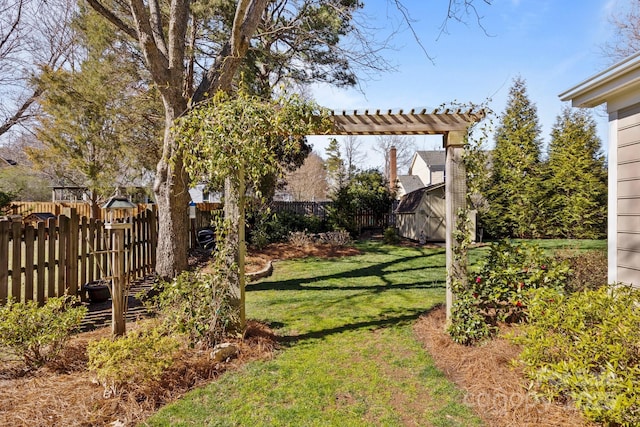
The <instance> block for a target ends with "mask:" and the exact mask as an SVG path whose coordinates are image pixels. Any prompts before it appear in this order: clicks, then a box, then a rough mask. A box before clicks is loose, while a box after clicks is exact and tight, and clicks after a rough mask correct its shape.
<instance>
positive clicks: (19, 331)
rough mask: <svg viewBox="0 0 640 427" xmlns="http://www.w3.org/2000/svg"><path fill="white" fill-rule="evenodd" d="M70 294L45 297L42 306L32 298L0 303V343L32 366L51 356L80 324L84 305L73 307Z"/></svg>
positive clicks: (52, 356) (38, 365)
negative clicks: (45, 299) (24, 301)
mask: <svg viewBox="0 0 640 427" xmlns="http://www.w3.org/2000/svg"><path fill="white" fill-rule="evenodd" d="M75 301H76V299H75V298H72V297H70V296H64V297H56V298H49V299H48V300H47V302H46V303H45V304H44V306H42V307H39V306H38V304H37V303H36V302H35V301H27V302H26V303H21V302H14V301H12V300H10V301H8V302H7V304H6V305H5V306H3V307H0V346H3V347H8V348H9V349H10V350H11V351H13V352H14V353H15V354H16V355H18V356H19V357H20V358H21V359H22V360H23V361H24V363H25V364H26V366H27V368H29V369H33V368H37V367H40V366H42V365H44V364H45V363H46V362H48V361H50V360H53V359H54V358H55V357H56V356H57V355H58V354H59V353H60V350H62V348H63V347H64V344H65V343H66V342H67V340H68V339H69V337H70V336H71V334H72V333H73V332H74V331H75V330H76V329H77V328H78V327H79V326H80V324H81V322H82V319H83V318H84V316H85V314H86V312H87V309H86V307H83V306H78V307H74V306H73V304H74V303H75Z"/></svg>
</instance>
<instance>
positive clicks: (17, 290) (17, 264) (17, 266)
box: [11, 222, 22, 301]
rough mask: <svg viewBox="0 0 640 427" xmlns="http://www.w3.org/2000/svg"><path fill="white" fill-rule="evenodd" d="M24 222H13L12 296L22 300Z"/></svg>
mask: <svg viewBox="0 0 640 427" xmlns="http://www.w3.org/2000/svg"><path fill="white" fill-rule="evenodd" d="M21 225H22V224H20V223H19V222H13V223H11V245H12V246H13V259H12V263H11V298H13V299H16V300H18V301H19V300H20V296H21V291H22V271H21V270H22V265H21V264H22V227H21Z"/></svg>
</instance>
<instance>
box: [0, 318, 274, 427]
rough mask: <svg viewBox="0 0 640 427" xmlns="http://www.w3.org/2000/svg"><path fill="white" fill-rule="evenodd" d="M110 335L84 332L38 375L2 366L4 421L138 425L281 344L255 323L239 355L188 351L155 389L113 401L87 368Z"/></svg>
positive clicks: (4, 423) (12, 423) (11, 423)
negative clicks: (91, 348)
mask: <svg viewBox="0 0 640 427" xmlns="http://www.w3.org/2000/svg"><path fill="white" fill-rule="evenodd" d="M128 326H130V329H134V328H135V327H136V325H128ZM110 334H111V330H110V328H101V329H97V330H94V331H90V332H84V333H81V334H78V335H77V336H76V337H74V338H73V339H72V340H71V342H70V343H69V345H67V347H66V348H65V351H64V353H63V354H62V356H61V357H60V358H59V359H58V360H57V361H56V362H55V363H50V364H48V365H47V366H45V367H44V368H42V369H40V370H39V371H37V372H34V373H24V372H22V371H21V370H20V368H19V365H18V364H15V363H6V362H5V363H4V364H3V366H2V368H0V425H1V426H29V427H33V426H106V425H114V426H133V425H136V424H137V423H139V422H141V421H143V420H145V419H146V418H147V417H149V416H150V415H152V414H153V413H154V412H156V411H157V410H158V409H159V408H160V407H162V406H163V405H166V404H167V403H170V402H173V401H175V400H177V399H179V398H180V397H181V396H183V395H184V394H185V393H186V392H187V391H189V390H191V389H193V388H196V387H200V386H203V385H205V384H207V383H209V382H211V381H213V380H215V379H216V378H217V377H218V376H220V375H221V374H222V373H224V372H226V371H228V370H233V369H238V368H239V367H240V366H242V365H244V364H246V363H248V362H250V361H253V360H260V359H268V358H270V357H272V355H273V351H274V349H275V348H276V347H277V341H276V338H275V336H274V335H273V333H272V332H271V331H270V330H269V329H268V328H267V327H265V326H264V325H261V324H259V323H255V322H249V324H248V325H247V332H246V334H245V337H244V339H241V338H238V339H236V340H233V342H234V343H235V344H236V345H237V346H238V347H239V349H240V352H239V354H238V357H237V358H235V359H232V360H230V361H228V362H224V363H214V362H213V361H212V360H211V359H210V357H209V352H208V351H196V350H191V351H187V352H184V353H182V354H181V355H180V359H179V360H177V362H176V363H175V364H174V366H172V367H171V368H170V369H169V370H167V371H166V372H165V373H164V374H163V376H162V378H161V379H160V381H159V382H157V383H156V384H154V385H153V387H146V388H137V389H131V390H127V391H126V392H123V393H122V394H120V395H118V396H116V397H111V398H108V399H107V398H105V397H104V395H103V387H102V386H100V385H98V384H96V383H95V382H94V380H93V378H92V377H91V374H90V373H89V372H88V371H87V362H88V360H87V355H86V347H87V343H88V342H89V341H90V340H95V339H100V338H103V337H108V336H110Z"/></svg>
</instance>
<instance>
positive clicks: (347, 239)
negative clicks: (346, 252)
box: [319, 230, 351, 246]
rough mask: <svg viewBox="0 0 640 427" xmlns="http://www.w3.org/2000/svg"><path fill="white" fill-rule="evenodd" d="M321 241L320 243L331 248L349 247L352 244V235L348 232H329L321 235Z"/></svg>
mask: <svg viewBox="0 0 640 427" xmlns="http://www.w3.org/2000/svg"><path fill="white" fill-rule="evenodd" d="M319 240H320V243H323V244H326V245H330V246H347V245H349V244H351V235H350V234H349V232H348V231H346V230H340V231H327V232H326V233H321V234H320V237H319Z"/></svg>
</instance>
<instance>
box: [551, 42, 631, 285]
mask: <svg viewBox="0 0 640 427" xmlns="http://www.w3.org/2000/svg"><path fill="white" fill-rule="evenodd" d="M560 98H561V99H562V100H563V101H571V103H572V105H573V106H574V107H589V108H592V107H596V106H598V105H601V104H606V106H607V113H608V115H609V136H608V165H609V183H608V188H609V201H608V230H607V238H608V276H609V277H608V281H609V283H614V282H623V283H628V284H633V285H634V286H640V52H638V53H636V54H634V55H631V56H629V57H627V58H625V59H624V60H622V61H620V62H618V63H617V64H615V65H613V66H611V67H609V68H607V69H606V70H604V71H602V72H600V73H598V74H596V75H594V76H592V77H590V78H588V79H587V80H585V81H583V82H582V83H580V84H578V85H577V86H575V87H573V88H571V89H569V90H567V91H565V92H563V93H561V94H560Z"/></svg>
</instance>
